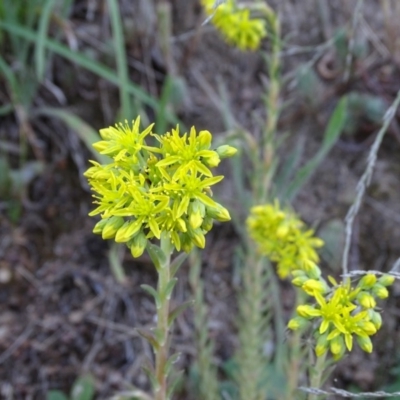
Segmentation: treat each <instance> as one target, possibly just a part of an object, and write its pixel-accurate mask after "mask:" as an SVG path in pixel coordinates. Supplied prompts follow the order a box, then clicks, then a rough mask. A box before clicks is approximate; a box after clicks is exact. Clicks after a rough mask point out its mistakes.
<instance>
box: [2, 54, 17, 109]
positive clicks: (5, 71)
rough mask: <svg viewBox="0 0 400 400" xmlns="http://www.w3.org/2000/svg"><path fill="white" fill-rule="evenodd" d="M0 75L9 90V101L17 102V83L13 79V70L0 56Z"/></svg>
mask: <svg viewBox="0 0 400 400" xmlns="http://www.w3.org/2000/svg"><path fill="white" fill-rule="evenodd" d="M1 75H3V76H4V78H5V79H6V81H7V82H8V85H9V88H10V90H11V101H12V102H15V101H18V82H17V80H16V78H15V75H14V72H13V70H12V69H11V68H10V66H9V65H8V64H7V63H6V61H5V60H4V59H3V57H2V56H1V55H0V76H1Z"/></svg>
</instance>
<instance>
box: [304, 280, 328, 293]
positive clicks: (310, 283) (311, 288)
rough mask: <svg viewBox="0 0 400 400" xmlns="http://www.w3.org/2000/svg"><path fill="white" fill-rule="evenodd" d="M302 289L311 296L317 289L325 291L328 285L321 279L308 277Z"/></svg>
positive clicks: (321, 291)
mask: <svg viewBox="0 0 400 400" xmlns="http://www.w3.org/2000/svg"><path fill="white" fill-rule="evenodd" d="M302 289H303V290H304V291H305V292H306V293H307V294H309V295H310V296H313V294H314V292H315V291H317V292H319V293H324V292H325V290H326V287H325V285H324V284H323V283H322V282H321V281H317V280H316V279H308V280H307V281H306V282H304V284H303V286H302Z"/></svg>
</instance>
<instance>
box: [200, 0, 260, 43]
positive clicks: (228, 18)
mask: <svg viewBox="0 0 400 400" xmlns="http://www.w3.org/2000/svg"><path fill="white" fill-rule="evenodd" d="M201 3H202V5H203V8H204V11H205V13H206V14H207V15H208V18H209V19H210V20H211V23H212V24H213V25H214V26H215V28H216V29H217V30H218V31H219V32H220V33H221V34H222V36H223V37H224V39H225V40H226V41H227V43H229V44H231V45H233V46H236V47H237V48H239V49H240V50H244V51H245V50H253V51H254V50H256V49H258V48H259V47H260V45H261V41H262V39H264V38H265V37H266V36H267V29H266V23H265V20H264V19H263V18H258V17H253V16H252V11H256V10H260V9H261V10H264V9H265V8H266V7H267V6H266V5H264V4H262V5H261V6H260V5H255V4H252V5H251V7H249V5H245V6H241V5H239V4H237V2H236V1H235V0H226V1H218V0H217V1H215V0H201Z"/></svg>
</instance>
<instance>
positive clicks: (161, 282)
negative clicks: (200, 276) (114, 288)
mask: <svg viewBox="0 0 400 400" xmlns="http://www.w3.org/2000/svg"><path fill="white" fill-rule="evenodd" d="M161 249H162V250H163V251H164V253H165V255H166V257H167V260H166V262H165V264H164V265H162V266H161V268H160V269H159V270H158V284H157V293H158V295H159V299H160V301H159V304H158V306H157V331H156V332H157V337H158V339H159V346H158V347H157V348H156V349H155V358H156V381H157V384H158V385H157V387H156V390H155V400H167V389H168V388H167V372H166V364H167V361H168V353H169V326H168V316H169V309H170V296H166V295H165V293H166V289H167V286H168V283H169V282H170V280H171V270H170V241H169V238H167V237H162V238H161Z"/></svg>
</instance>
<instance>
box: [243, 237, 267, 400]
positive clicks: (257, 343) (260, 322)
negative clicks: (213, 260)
mask: <svg viewBox="0 0 400 400" xmlns="http://www.w3.org/2000/svg"><path fill="white" fill-rule="evenodd" d="M264 263H265V259H264V258H263V257H262V256H261V255H260V254H257V252H256V250H255V249H254V246H253V244H252V243H249V247H248V253H247V257H246V260H245V265H246V269H245V271H243V292H242V295H241V299H240V301H239V308H240V329H239V342H240V346H239V351H238V354H237V359H238V361H239V371H238V386H239V398H240V399H241V400H262V399H263V398H264V397H265V393H263V391H262V387H261V386H260V384H261V382H262V378H263V372H264V368H265V363H266V358H265V356H264V355H263V348H262V347H263V343H264V338H265V337H266V336H267V333H266V332H265V329H266V316H265V315H264V313H263V311H264V310H263V308H264V300H265V298H264V290H265V277H264V271H265V265H264Z"/></svg>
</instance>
